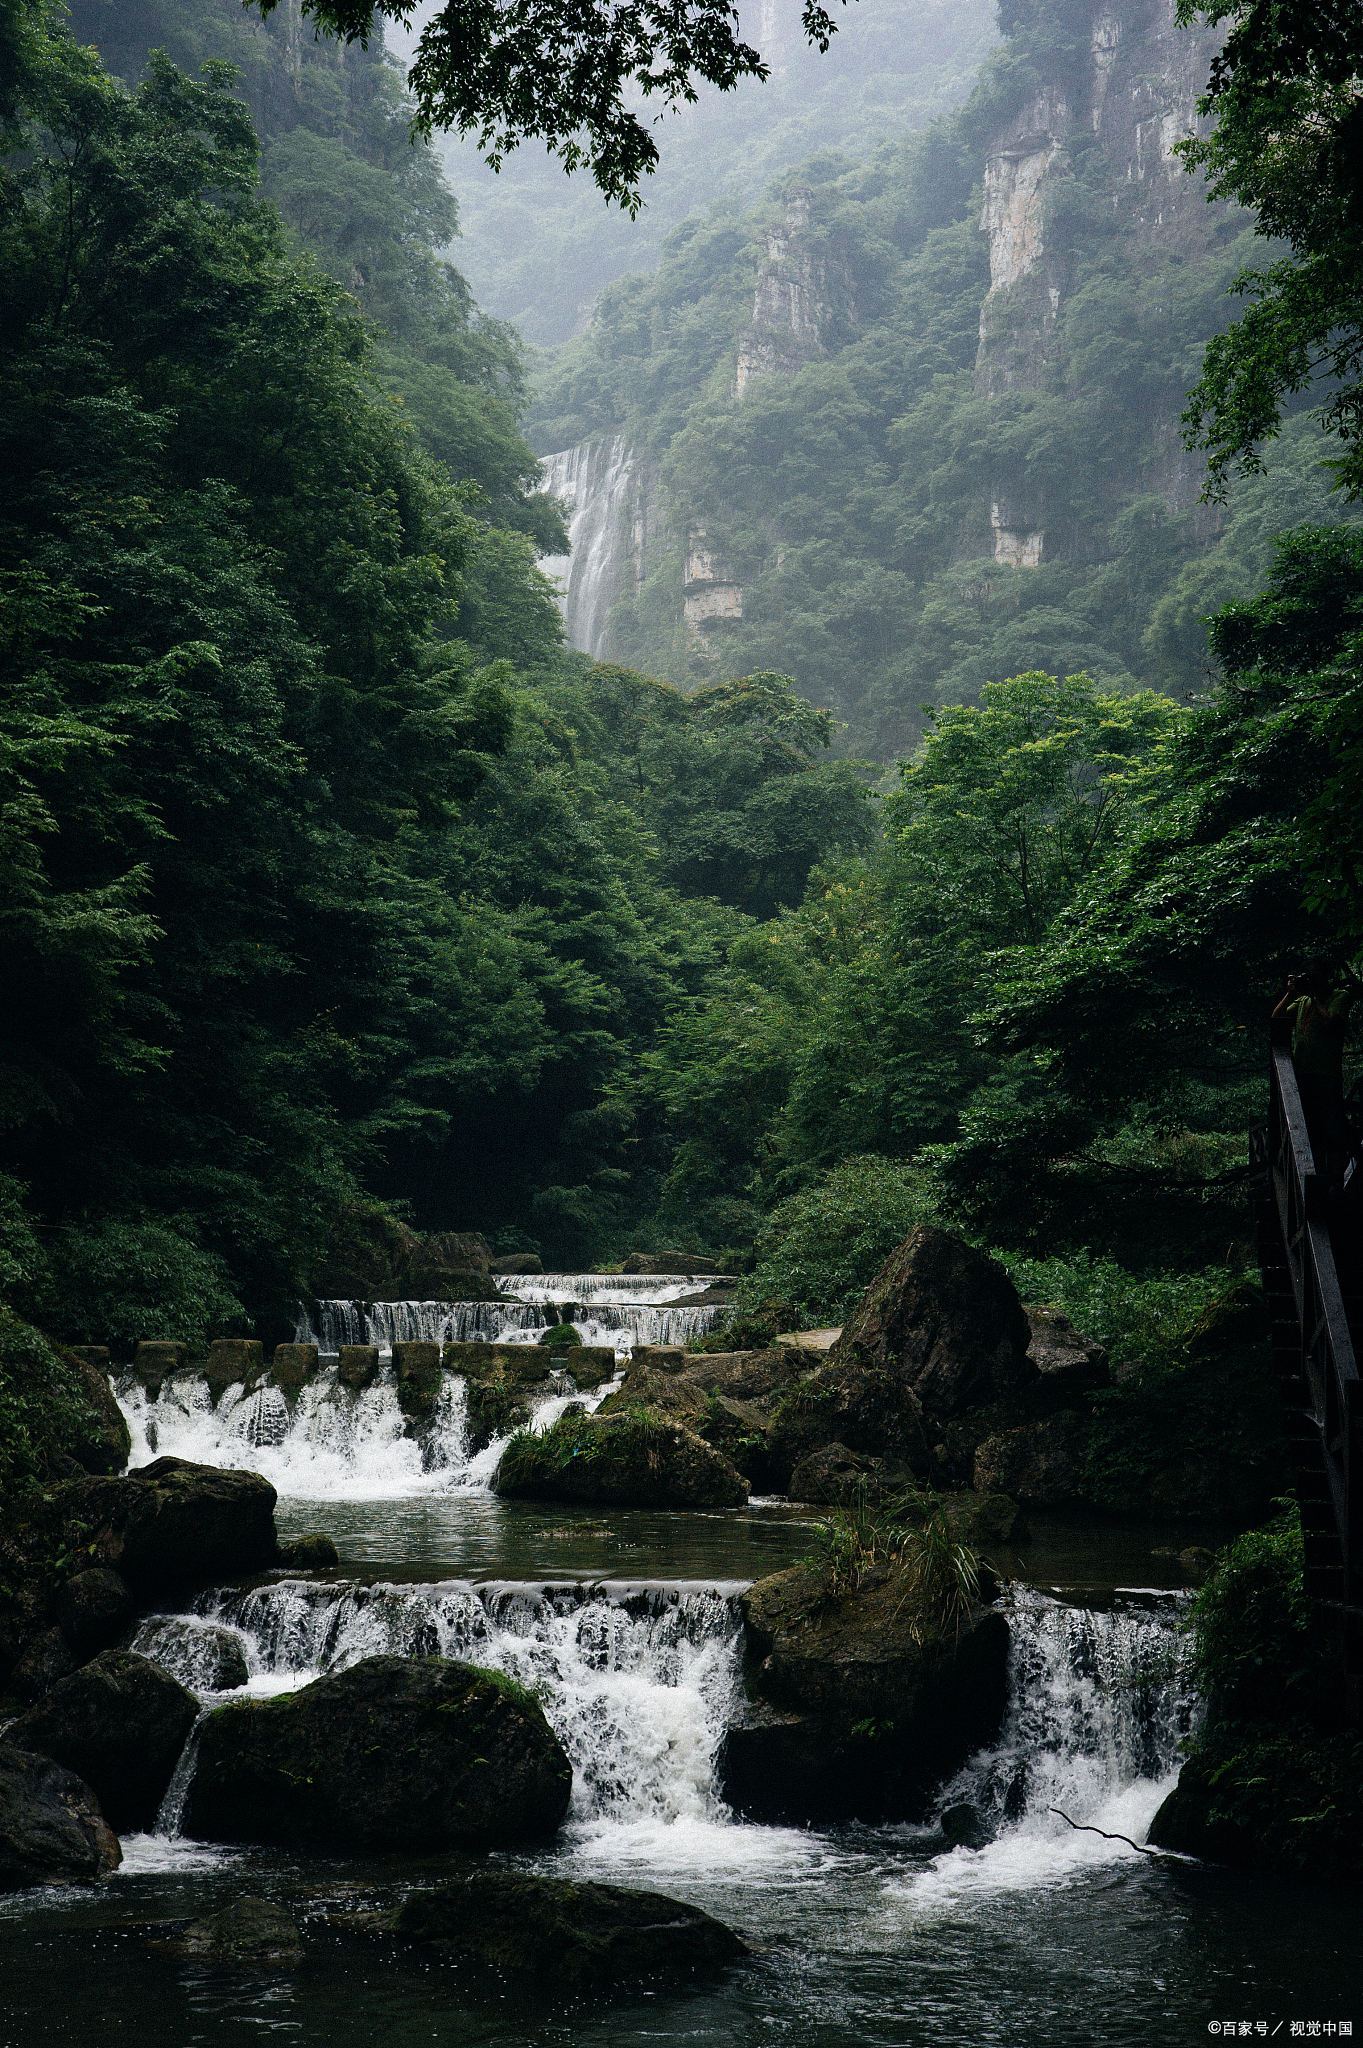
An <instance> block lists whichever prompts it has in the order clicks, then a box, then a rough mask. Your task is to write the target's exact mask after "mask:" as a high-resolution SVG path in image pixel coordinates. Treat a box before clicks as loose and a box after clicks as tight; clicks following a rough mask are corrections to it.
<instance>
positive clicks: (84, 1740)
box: [7, 1650, 199, 1832]
mask: <svg viewBox="0 0 1363 2048" xmlns="http://www.w3.org/2000/svg"><path fill="white" fill-rule="evenodd" d="M198 1713H199V1703H198V1701H197V1700H196V1699H195V1697H194V1695H193V1693H192V1692H189V1691H187V1690H186V1689H185V1687H184V1686H182V1685H180V1684H179V1683H178V1682H177V1681H176V1680H175V1679H174V1678H172V1677H171V1675H170V1673H169V1672H168V1671H165V1670H163V1669H162V1668H161V1666H160V1665H159V1664H154V1663H153V1662H152V1661H151V1659H150V1658H149V1657H139V1656H137V1655H136V1654H135V1653H134V1652H132V1651H130V1650H105V1651H103V1652H102V1654H101V1655H100V1656H98V1657H96V1658H95V1659H94V1660H93V1662H91V1663H89V1664H87V1665H85V1666H84V1667H83V1669H81V1670H79V1671H74V1672H72V1673H71V1675H70V1676H69V1677H68V1678H63V1679H62V1680H61V1681H60V1683H59V1684H57V1685H55V1686H54V1687H53V1688H52V1690H51V1692H50V1693H48V1694H47V1696H46V1697H45V1698H44V1699H42V1700H40V1701H39V1702H38V1704H37V1705H36V1706H33V1707H30V1708H29V1710H28V1712H27V1713H26V1714H23V1715H21V1716H20V1718H19V1719H18V1720H17V1721H15V1722H13V1723H12V1724H11V1726H10V1728H9V1729H8V1731H7V1740H8V1741H10V1742H12V1743H13V1744H14V1746H15V1747H16V1748H17V1749H28V1750H37V1751H40V1752H41V1754H42V1755H43V1756H48V1757H51V1759H52V1761H53V1762H54V1763H58V1764H62V1765H64V1766H65V1767H66V1769H67V1770H68V1771H74V1772H75V1773H76V1775H77V1776H78V1777H80V1778H83V1779H84V1781H85V1783H86V1784H87V1785H88V1786H89V1787H90V1788H91V1790H92V1791H93V1792H94V1794H95V1796H96V1798H97V1799H98V1801H99V1803H100V1806H101V1808H102V1809H103V1812H104V1814H105V1815H106V1817H107V1819H108V1821H109V1824H110V1826H111V1827H113V1828H114V1829H115V1830H117V1831H123V1832H125V1831H127V1830H129V1829H134V1828H150V1827H151V1826H152V1824H153V1823H154V1821H155V1819H156V1809H157V1807H158V1806H159V1805H160V1804H161V1798H162V1795H163V1794H164V1792H165V1789H166V1787H167V1786H168V1785H169V1783H170V1781H171V1777H172V1774H173V1773H174V1770H175V1766H176V1764H177V1763H178V1762H179V1760H180V1751H181V1750H182V1749H183V1748H184V1746H185V1739H186V1737H187V1736H188V1734H189V1731H190V1729H191V1728H192V1727H193V1726H194V1723H195V1721H196V1720H197V1718H198Z"/></svg>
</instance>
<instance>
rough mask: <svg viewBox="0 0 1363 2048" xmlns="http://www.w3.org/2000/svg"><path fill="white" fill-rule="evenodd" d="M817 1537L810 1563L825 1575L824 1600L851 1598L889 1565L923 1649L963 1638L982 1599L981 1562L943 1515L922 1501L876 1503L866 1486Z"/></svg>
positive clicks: (904, 1498)
mask: <svg viewBox="0 0 1363 2048" xmlns="http://www.w3.org/2000/svg"><path fill="white" fill-rule="evenodd" d="M815 1537H816V1542H817V1546H818V1547H817V1549H816V1551H815V1553H814V1555H813V1556H812V1557H811V1558H809V1559H807V1560H806V1562H807V1564H808V1566H809V1568H810V1569H811V1570H813V1571H815V1572H816V1573H817V1574H818V1575H819V1578H820V1580H821V1582H822V1593H821V1597H822V1599H823V1600H824V1601H825V1602H829V1603H833V1602H837V1601H839V1600H842V1599H844V1598H846V1596H847V1595H848V1594H849V1593H855V1592H856V1590H857V1588H858V1586H859V1585H860V1584H861V1583H862V1581H863V1579H864V1578H865V1577H866V1574H867V1573H868V1572H869V1571H871V1570H872V1569H873V1568H874V1567H875V1566H876V1565H888V1566H889V1567H891V1569H892V1571H893V1573H894V1575H895V1577H896V1579H897V1581H898V1585H899V1588H900V1589H901V1590H902V1599H901V1602H900V1609H899V1610H897V1611H902V1610H903V1609H904V1608H907V1609H908V1610H909V1613H908V1622H909V1629H910V1633H911V1634H912V1635H913V1637H914V1640H915V1641H917V1642H923V1641H925V1640H926V1639H927V1638H929V1637H931V1636H937V1635H944V1634H946V1633H947V1631H948V1630H950V1631H951V1632H952V1633H957V1634H958V1633H959V1631H960V1627H961V1624H962V1622H963V1621H965V1620H967V1619H968V1618H969V1615H970V1611H971V1608H972V1606H973V1605H974V1603H975V1601H976V1599H977V1598H978V1594H979V1578H980V1560H979V1558H978V1557H977V1556H976V1554H975V1552H974V1551H973V1550H971V1549H970V1548H969V1546H968V1545H966V1544H963V1543H960V1542H958V1541H957V1539H956V1537H955V1535H954V1534H953V1532H952V1529H951V1525H950V1523H949V1522H948V1520H947V1518H946V1516H945V1514H944V1513H943V1512H942V1509H941V1507H940V1506H939V1505H938V1504H936V1503H935V1502H934V1501H933V1500H931V1499H930V1498H928V1497H927V1496H924V1495H922V1494H919V1493H915V1492H912V1491H910V1492H907V1493H904V1494H901V1495H899V1496H897V1497H896V1498H894V1499H892V1500H887V1501H880V1502H875V1503H873V1502H872V1501H871V1500H870V1498H869V1496H868V1493H867V1489H866V1486H865V1483H864V1482H863V1483H862V1484H861V1485H859V1486H858V1487H857V1488H856V1489H855V1490H854V1492H853V1496H852V1499H851V1500H850V1501H849V1502H848V1503H847V1505H846V1506H843V1507H839V1508H835V1509H834V1511H833V1513H832V1514H831V1515H830V1516H829V1517H828V1519H827V1520H826V1521H823V1522H820V1523H818V1524H817V1526H816V1529H815Z"/></svg>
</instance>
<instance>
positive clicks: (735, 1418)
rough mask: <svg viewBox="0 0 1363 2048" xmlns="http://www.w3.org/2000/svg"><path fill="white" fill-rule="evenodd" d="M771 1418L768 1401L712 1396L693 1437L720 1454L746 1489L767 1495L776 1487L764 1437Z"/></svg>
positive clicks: (769, 1453)
mask: <svg viewBox="0 0 1363 2048" xmlns="http://www.w3.org/2000/svg"><path fill="white" fill-rule="evenodd" d="M771 1418H772V1403H771V1402H770V1401H734V1400H731V1399H730V1398H729V1396H728V1395H727V1394H711V1396H710V1399H709V1402H708V1405H707V1406H706V1409H705V1412H704V1414H703V1415H702V1416H701V1418H700V1420H699V1422H698V1424H697V1427H696V1434H697V1436H700V1437H703V1438H704V1440H705V1442H706V1443H707V1444H709V1445H710V1447H711V1448H712V1449H713V1450H716V1451H719V1452H721V1453H722V1455H723V1456H724V1457H726V1458H727V1459H728V1460H729V1463H730V1464H731V1465H732V1466H733V1467H734V1469H735V1470H736V1471H738V1472H741V1473H742V1474H743V1477H744V1478H745V1479H746V1480H747V1482H748V1484H749V1486H751V1487H752V1488H753V1489H754V1490H755V1491H757V1492H760V1493H766V1492H769V1491H770V1490H771V1488H772V1487H773V1486H774V1484H775V1475H774V1472H773V1468H772V1458H771V1447H770V1444H769V1442H768V1438H767V1432H768V1430H769V1428H770V1426H771Z"/></svg>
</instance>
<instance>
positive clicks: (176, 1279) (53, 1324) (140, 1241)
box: [39, 1216, 246, 1352]
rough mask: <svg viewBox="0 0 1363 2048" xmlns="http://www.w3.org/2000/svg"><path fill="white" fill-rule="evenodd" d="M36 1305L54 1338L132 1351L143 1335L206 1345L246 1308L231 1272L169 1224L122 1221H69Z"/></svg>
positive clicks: (58, 1239)
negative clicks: (233, 1289)
mask: <svg viewBox="0 0 1363 2048" xmlns="http://www.w3.org/2000/svg"><path fill="white" fill-rule="evenodd" d="M50 1268H51V1270H50V1277H49V1279H48V1280H47V1282H46V1283H45V1286H44V1290H43V1298H42V1299H41V1300H40V1303H39V1307H40V1312H41V1315H42V1320H43V1322H44V1324H45V1326H47V1327H48V1328H50V1329H51V1331H52V1333H53V1335H54V1336H56V1337H60V1338H61V1339H62V1340H63V1341H64V1342H66V1343H70V1344H108V1345H109V1346H110V1347H111V1348H113V1349H115V1350H123V1351H125V1352H129V1351H131V1350H132V1348H133V1346H134V1345H135V1344H137V1343H138V1342H139V1341H140V1340H141V1339H142V1338H144V1337H152V1338H166V1339H170V1340H173V1341H175V1342H177V1343H182V1344H189V1345H191V1346H193V1347H194V1348H195V1349H202V1348H203V1347H204V1346H206V1344H207V1342H208V1339H209V1338H210V1337H211V1336H216V1335H219V1334H220V1333H221V1332H222V1331H223V1330H224V1329H225V1328H231V1327H233V1326H240V1325H241V1324H242V1323H243V1322H244V1320H245V1315H246V1311H245V1309H244V1308H243V1307H242V1305H241V1303H240V1302H239V1301H238V1300H237V1298H236V1296H235V1295H234V1294H233V1293H232V1291H231V1283H230V1280H229V1276H228V1272H227V1267H226V1265H225V1264H224V1262H223V1261H222V1260H221V1259H220V1258H217V1257H216V1256H215V1255H214V1254H213V1253H212V1252H206V1251H204V1250H203V1248H202V1246H200V1245H198V1244H196V1243H195V1242H194V1241H193V1239H192V1238H191V1237H190V1235H189V1234H188V1232H187V1231H186V1230H185V1229H184V1228H182V1227H180V1226H178V1225H177V1224H176V1223H174V1222H171V1221H166V1222H158V1221H139V1222H134V1221H131V1220H130V1219H127V1218H124V1217H118V1216H112V1217H106V1218H102V1219H100V1220H99V1221H89V1222H82V1223H75V1224H68V1225H67V1226H66V1227H65V1228H64V1229H62V1230H60V1231H59V1232H58V1233H57V1235H56V1239H55V1241H54V1244H53V1247H52V1251H51V1255H50Z"/></svg>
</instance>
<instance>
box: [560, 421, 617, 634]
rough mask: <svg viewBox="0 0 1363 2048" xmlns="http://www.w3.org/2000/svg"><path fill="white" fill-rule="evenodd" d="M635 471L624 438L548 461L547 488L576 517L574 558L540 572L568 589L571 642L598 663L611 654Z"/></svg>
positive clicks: (566, 619) (563, 606)
mask: <svg viewBox="0 0 1363 2048" xmlns="http://www.w3.org/2000/svg"><path fill="white" fill-rule="evenodd" d="M632 469H633V465H632V463H631V460H630V452H629V450H628V448H627V447H626V446H625V438H624V435H623V434H616V435H615V436H614V438H613V439H611V440H608V441H580V442H579V443H578V445H577V446H576V447H575V448H563V449H560V451H559V452H558V454H556V455H547V456H546V457H545V458H544V483H543V486H542V488H543V489H544V490H546V491H548V492H549V493H550V494H551V495H552V496H553V497H555V498H565V499H566V500H567V501H568V503H569V505H570V507H571V512H570V516H569V521H568V544H569V553H568V554H566V555H550V556H546V557H545V559H544V560H543V561H542V562H541V564H540V567H541V568H542V569H543V570H544V573H545V575H546V576H555V577H557V578H558V579H559V581H560V583H561V584H562V585H563V586H564V589H563V593H562V595H561V596H560V598H559V601H558V602H559V609H560V611H561V612H562V613H563V623H564V625H565V627H566V628H567V632H568V639H569V641H570V642H571V644H572V645H573V646H574V647H577V648H580V649H581V651H582V653H584V654H590V655H592V656H594V657H596V658H599V657H600V656H601V655H602V654H603V653H604V652H605V645H606V616H607V614H608V612H609V611H610V608H611V606H612V605H613V604H614V603H615V600H616V599H617V598H618V597H619V596H620V595H621V584H622V571H623V569H624V565H625V560H626V557H627V553H628V548H629V498H630V483H631V476H632Z"/></svg>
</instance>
